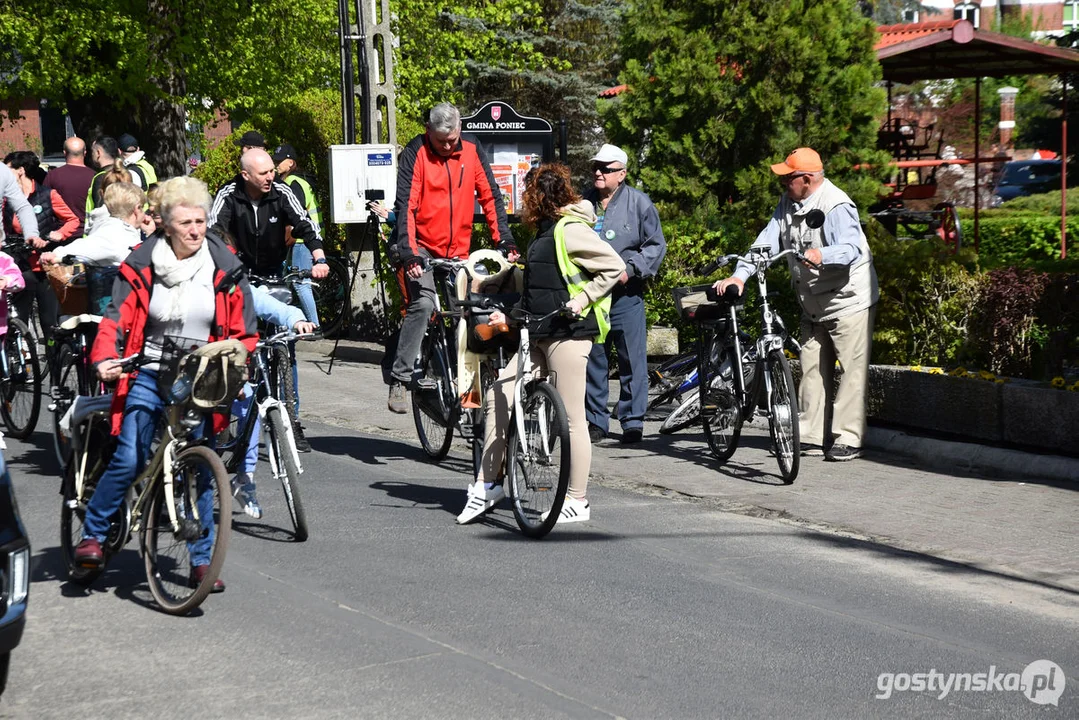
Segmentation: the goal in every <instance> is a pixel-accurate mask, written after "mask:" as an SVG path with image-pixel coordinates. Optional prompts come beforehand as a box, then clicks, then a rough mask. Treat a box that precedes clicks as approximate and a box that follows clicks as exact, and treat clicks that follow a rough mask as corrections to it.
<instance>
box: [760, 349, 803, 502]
mask: <svg viewBox="0 0 1079 720" xmlns="http://www.w3.org/2000/svg"><path fill="white" fill-rule="evenodd" d="M765 372H766V373H768V377H769V378H770V379H771V381H772V392H771V395H770V396H769V397H768V429H769V431H771V434H772V452H774V453H775V456H776V462H778V463H779V473H780V475H782V476H783V482H784V484H786V485H790V484H791V483H793V482H794V479H795V478H796V477H798V459H799V456H800V455H801V452H802V448H801V445H800V443H799V441H798V398H797V396H796V395H795V393H794V377H793V376H792V375H791V366H790V363H788V362H787V358H786V357H785V356H784V355H783V351H782V350H773V351H772V352H770V353H768V357H767V358H766V359H765Z"/></svg>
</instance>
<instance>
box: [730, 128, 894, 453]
mask: <svg viewBox="0 0 1079 720" xmlns="http://www.w3.org/2000/svg"><path fill="white" fill-rule="evenodd" d="M772 172H774V173H775V174H776V175H778V176H779V178H780V182H781V183H783V186H784V188H786V192H785V193H784V194H783V196H782V197H781V198H780V199H779V205H777V206H776V210H775V212H774V213H773V214H772V219H771V220H769V221H768V225H766V226H765V228H764V230H762V231H761V233H760V235H758V236H757V240H756V242H754V243H753V247H766V248H770V249H771V251H772V253H773V254H774V253H778V252H780V251H781V249H782V250H785V249H787V248H794V249H796V250H798V251H799V252H801V253H802V254H803V255H805V257H806V259H807V260H809V261H810V262H811V263H813V264H815V265H818V266H820V267H819V269H817V268H815V267H811V266H808V265H803V264H801V263H800V262H798V261H797V260H796V259H795V258H794V257H793V256H790V255H788V256H787V259H788V260H789V262H790V268H791V284H792V285H794V291H795V293H796V294H797V295H798V302H799V304H800V305H801V306H802V313H803V315H802V354H801V358H800V360H801V363H802V382H801V384H800V385H799V387H798V407H799V409H800V411H801V413H800V417H799V423H798V426H799V427H798V430H799V436H800V438H801V441H802V442H801V445H802V454H803V455H825V457H826V458H827V459H828V460H833V461H845V460H853V459H855V458H857V457H860V456H861V454H862V441H863V439H864V438H865V395H866V386H867V384H868V380H869V354H870V349H871V346H872V341H873V316H874V313H875V311H876V302H877V300H878V299H879V297H880V292H879V290H878V288H877V272H876V270H875V269H874V268H873V256H872V255H871V254H870V252H869V244H868V243H867V242H866V239H865V233H864V232H862V226H861V223H860V222H859V221H858V208H857V207H855V205H854V202H853V201H852V200H851V199H850V198H849V197H847V194H846V193H845V192H843V191H842V190H840V189H839V188H837V187H836V186H835V185H834V184H832V181H831V180H828V179H827V178H825V177H824V164H823V163H821V159H820V155H818V154H817V152H816V151H815V150H813V149H812V148H798V149H797V150H795V151H794V152H792V153H791V154H790V155H788V156H787V159H786V160H785V161H784V162H781V163H776V164H775V165H773V166H772ZM751 274H752V268H751V267H750V266H749V265H747V264H745V263H741V262H740V263H738V267H737V268H735V271H734V274H733V275H731V277H729V278H727V279H726V280H720V281H719V282H717V283H716V284H715V288H716V290H717V291H719V292H720V293H722V292H723V291H724V290H725V289H726V288H727V287H728V286H731V285H733V286H735V287H737V288H738V293H739V294H741V293H742V290H743V288H744V286H745V282H746V280H748V279H749V276H750V275H751ZM836 360H838V361H839V364H840V366H841V367H842V368H843V377H842V379H841V380H840V383H839V390H838V391H836V392H835V394H834V398H833V392H832V389H833V388H834V387H835V378H834V376H835V363H836ZM829 403H831V405H832V407H831V413H829V412H828V407H827V406H828V404H829ZM829 414H831V416H832V417H831V424H830V425H828V424H827V422H828V415H829Z"/></svg>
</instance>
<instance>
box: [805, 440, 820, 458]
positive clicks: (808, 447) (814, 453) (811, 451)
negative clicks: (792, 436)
mask: <svg viewBox="0 0 1079 720" xmlns="http://www.w3.org/2000/svg"><path fill="white" fill-rule="evenodd" d="M802 455H805V456H806V457H821V456H823V455H824V448H822V447H821V446H820V445H816V444H814V443H802Z"/></svg>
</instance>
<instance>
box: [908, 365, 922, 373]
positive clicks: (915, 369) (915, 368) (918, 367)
mask: <svg viewBox="0 0 1079 720" xmlns="http://www.w3.org/2000/svg"><path fill="white" fill-rule="evenodd" d="M910 371H911V372H921V371H922V366H921V365H911V366H910Z"/></svg>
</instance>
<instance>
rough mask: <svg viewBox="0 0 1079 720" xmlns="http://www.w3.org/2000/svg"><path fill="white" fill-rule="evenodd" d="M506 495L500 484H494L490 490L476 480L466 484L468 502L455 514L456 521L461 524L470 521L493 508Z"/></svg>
mask: <svg viewBox="0 0 1079 720" xmlns="http://www.w3.org/2000/svg"><path fill="white" fill-rule="evenodd" d="M504 497H506V491H505V490H503V489H502V486H501V485H494V486H492V487H491V489H490V490H487V489H485V488H484V487H483V483H481V482H480V481H478V480H477V481H476V482H474V483H470V484H469V486H468V502H466V503H465V509H464V510H462V511H461V514H460V515H458V516H457V522H458V523H459V524H461V525H464V524H465V523H470V522H472V521H473V520H475V519H476V518H478V517H479V516H480V515H483V514H484V513H485V512H487V511H488V510H490V509H491V508H493V507H494V506H495V505H497V504H498V503H500V502H501V501H502V498H504Z"/></svg>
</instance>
